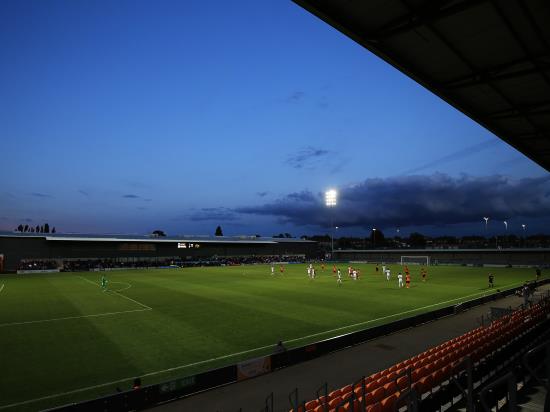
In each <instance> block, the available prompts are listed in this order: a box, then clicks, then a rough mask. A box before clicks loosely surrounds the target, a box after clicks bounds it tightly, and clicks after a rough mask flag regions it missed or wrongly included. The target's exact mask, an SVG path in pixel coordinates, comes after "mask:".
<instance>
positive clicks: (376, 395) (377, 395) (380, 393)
mask: <svg viewBox="0 0 550 412" xmlns="http://www.w3.org/2000/svg"><path fill="white" fill-rule="evenodd" d="M385 397H386V391H384V388H378V389H375V390H374V391H373V392H372V400H373V402H374V403H376V402H380V401H381V400H382V399H384V398H385Z"/></svg>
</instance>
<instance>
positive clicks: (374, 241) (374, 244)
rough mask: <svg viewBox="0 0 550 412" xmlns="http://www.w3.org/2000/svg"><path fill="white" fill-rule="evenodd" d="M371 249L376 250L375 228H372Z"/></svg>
mask: <svg viewBox="0 0 550 412" xmlns="http://www.w3.org/2000/svg"><path fill="white" fill-rule="evenodd" d="M372 248H373V249H376V228H375V227H373V228H372Z"/></svg>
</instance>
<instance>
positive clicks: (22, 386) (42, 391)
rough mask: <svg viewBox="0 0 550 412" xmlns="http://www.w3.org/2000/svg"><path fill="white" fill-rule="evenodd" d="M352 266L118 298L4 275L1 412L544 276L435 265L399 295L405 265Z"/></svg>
mask: <svg viewBox="0 0 550 412" xmlns="http://www.w3.org/2000/svg"><path fill="white" fill-rule="evenodd" d="M340 266H341V268H342V273H343V278H344V284H343V285H342V286H340V287H338V286H337V284H336V280H335V277H334V276H333V275H332V271H331V270H329V269H328V268H327V269H326V270H325V271H322V270H320V267H318V271H317V273H318V275H317V278H316V279H315V280H313V281H311V280H309V279H308V278H307V274H306V269H305V268H306V266H305V265H287V266H285V272H284V274H282V275H281V274H280V273H279V272H278V270H277V272H276V275H275V276H271V275H270V269H269V266H267V265H257V266H237V267H217V268H189V269H172V270H144V271H139V270H132V271H118V272H107V276H108V279H109V285H108V286H109V291H108V292H104V291H102V289H101V288H100V287H99V285H98V284H99V281H100V277H101V274H99V273H94V272H86V273H67V274H40V275H18V276H3V277H0V288H1V287H2V284H3V285H4V288H3V289H2V290H1V291H0V356H1V365H2V368H1V373H0V388H2V396H1V398H0V410H1V411H4V410H37V409H41V408H46V407H52V406H55V405H62V404H66V403H68V402H72V401H75V400H83V399H89V398H93V397H97V396H101V395H107V394H110V393H113V392H114V391H115V389H116V387H117V386H118V387H120V388H121V389H123V390H126V389H128V388H129V387H130V384H131V379H132V378H133V377H135V376H142V377H143V383H144V384H151V383H156V382H161V381H164V380H169V379H172V378H174V377H181V376H186V375H189V374H193V373H196V372H199V371H204V370H208V369H212V368H214V367H219V366H222V365H227V364H231V363H235V361H238V360H243V359H249V358H252V357H256V356H260V355H263V354H268V353H271V352H272V350H273V348H274V346H275V343H276V342H277V341H278V340H283V341H285V344H286V345H287V347H294V346H301V345H304V344H307V343H309V342H314V341H317V340H320V339H325V338H328V337H331V336H336V335H340V334H342V333H347V332H351V331H354V330H359V329H364V328H368V327H372V326H375V325H378V324H381V323H386V322H390V321H393V320H396V319H399V318H402V317H407V316H412V315H414V314H418V313H421V312H425V311H429V310H433V309H435V308H437V307H441V306H446V305H449V304H455V303H458V302H460V301H463V300H468V299H473V298H475V297H479V296H482V295H484V294H488V293H493V292H494V290H496V289H498V288H501V289H505V288H510V287H513V286H517V285H520V284H521V283H522V282H523V281H525V280H529V279H532V278H533V277H534V270H533V269H515V268H514V269H507V268H495V269H493V268H492V269H490V271H491V272H493V273H494V274H495V288H494V290H488V289H487V274H488V272H489V269H487V268H466V267H443V266H439V267H430V268H429V273H428V281H427V282H425V283H423V282H421V281H420V275H419V267H418V266H411V274H412V277H413V282H412V287H411V288H410V289H408V290H407V289H398V288H397V280H396V273H397V271H398V266H397V265H394V266H393V267H392V272H393V273H392V280H391V281H390V282H387V281H386V280H385V278H384V277H383V276H382V275H381V273H379V274H376V272H375V270H374V266H373V265H356V266H357V267H358V268H359V269H360V270H361V272H362V276H361V278H360V279H359V280H357V281H353V280H351V279H349V278H348V276H347V269H346V268H347V265H340ZM344 273H345V275H344ZM117 291H119V292H117ZM109 382H111V383H110V384H106V383H109ZM84 388H89V389H85V390H83V389H84ZM39 398H46V399H43V400H36V399H39ZM25 401H32V402H28V403H24V404H21V402H25ZM10 404H18V405H17V406H14V407H10V408H6V406H7V405H10Z"/></svg>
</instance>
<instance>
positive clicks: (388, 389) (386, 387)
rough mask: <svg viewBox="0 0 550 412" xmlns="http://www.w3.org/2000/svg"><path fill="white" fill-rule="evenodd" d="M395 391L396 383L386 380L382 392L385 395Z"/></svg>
mask: <svg viewBox="0 0 550 412" xmlns="http://www.w3.org/2000/svg"><path fill="white" fill-rule="evenodd" d="M395 392H397V384H396V383H395V382H393V381H392V382H388V383H386V384H385V385H384V393H385V395H386V397H387V396H390V395H392V394H394V393H395Z"/></svg>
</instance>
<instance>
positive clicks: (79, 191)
mask: <svg viewBox="0 0 550 412" xmlns="http://www.w3.org/2000/svg"><path fill="white" fill-rule="evenodd" d="M78 193H80V194H81V195H83V196H86V197H90V194H89V193H88V192H86V191H85V190H82V189H80V190H78Z"/></svg>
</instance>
